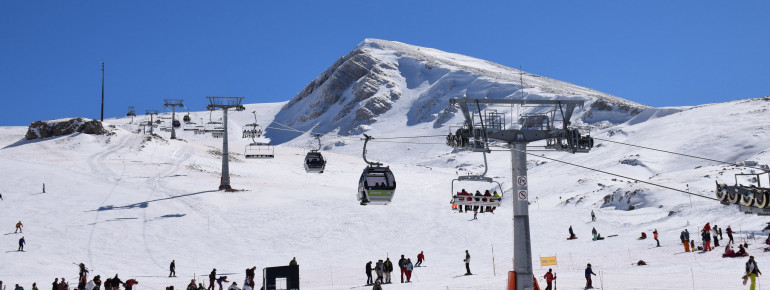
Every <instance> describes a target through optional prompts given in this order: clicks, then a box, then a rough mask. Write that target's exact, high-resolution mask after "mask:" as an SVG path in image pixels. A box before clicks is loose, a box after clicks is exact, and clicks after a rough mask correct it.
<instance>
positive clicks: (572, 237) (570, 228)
mask: <svg viewBox="0 0 770 290" xmlns="http://www.w3.org/2000/svg"><path fill="white" fill-rule="evenodd" d="M574 239H577V237H576V236H575V232H573V231H572V226H569V239H568V240H574Z"/></svg>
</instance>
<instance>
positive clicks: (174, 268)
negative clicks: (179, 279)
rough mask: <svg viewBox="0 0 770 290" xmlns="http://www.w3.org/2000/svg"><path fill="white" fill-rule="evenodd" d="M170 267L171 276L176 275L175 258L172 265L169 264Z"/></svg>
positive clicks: (169, 274)
mask: <svg viewBox="0 0 770 290" xmlns="http://www.w3.org/2000/svg"><path fill="white" fill-rule="evenodd" d="M168 268H169V273H168V276H169V277H176V263H175V261H174V260H171V265H169V266H168Z"/></svg>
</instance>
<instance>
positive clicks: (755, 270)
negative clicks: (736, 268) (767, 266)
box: [744, 256, 762, 290]
mask: <svg viewBox="0 0 770 290" xmlns="http://www.w3.org/2000/svg"><path fill="white" fill-rule="evenodd" d="M757 275H762V271H760V270H759V267H758V266H757V261H754V256H750V257H749V261H748V262H746V276H748V278H750V279H751V286H750V287H749V289H751V290H755V289H756V288H757ZM744 281H745V280H744ZM744 285H745V284H744Z"/></svg>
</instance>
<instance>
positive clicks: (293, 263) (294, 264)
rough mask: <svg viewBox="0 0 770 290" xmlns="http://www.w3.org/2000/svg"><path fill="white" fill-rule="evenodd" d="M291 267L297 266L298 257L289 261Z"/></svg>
mask: <svg viewBox="0 0 770 290" xmlns="http://www.w3.org/2000/svg"><path fill="white" fill-rule="evenodd" d="M289 266H297V257H294V258H293V259H291V261H289Z"/></svg>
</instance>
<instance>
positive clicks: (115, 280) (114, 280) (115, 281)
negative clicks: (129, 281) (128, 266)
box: [112, 274, 123, 290]
mask: <svg viewBox="0 0 770 290" xmlns="http://www.w3.org/2000/svg"><path fill="white" fill-rule="evenodd" d="M120 284H123V280H120V278H118V274H115V277H112V289H115V290H118V289H120Z"/></svg>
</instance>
